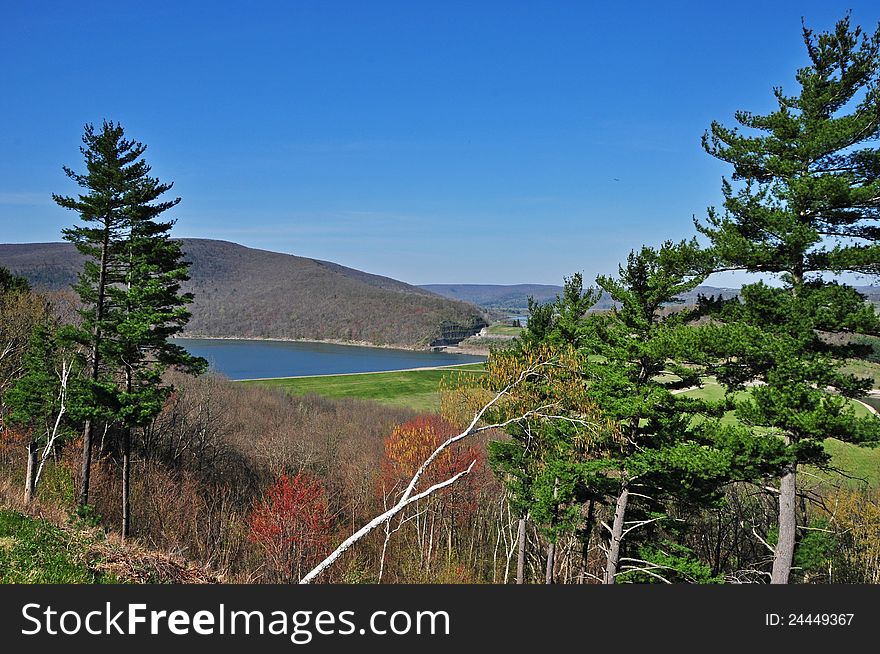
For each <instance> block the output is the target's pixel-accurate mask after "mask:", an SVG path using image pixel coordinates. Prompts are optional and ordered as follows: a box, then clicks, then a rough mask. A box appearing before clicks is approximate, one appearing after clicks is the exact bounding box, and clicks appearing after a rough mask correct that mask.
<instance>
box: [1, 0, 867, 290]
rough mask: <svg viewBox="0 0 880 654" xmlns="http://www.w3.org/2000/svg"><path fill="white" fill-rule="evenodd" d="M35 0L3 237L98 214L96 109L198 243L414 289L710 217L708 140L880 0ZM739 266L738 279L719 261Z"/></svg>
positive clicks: (761, 104) (611, 246)
mask: <svg viewBox="0 0 880 654" xmlns="http://www.w3.org/2000/svg"><path fill="white" fill-rule="evenodd" d="M620 4H621V3H612V2H602V3H594V2H537V1H533V2H480V1H477V0H472V1H470V2H454V1H444V2H430V3H429V2H415V1H409V2H405V1H400V2H376V1H369V2H366V1H362V2H334V1H332V0H325V1H316V2H305V1H296V2H293V1H291V2H275V3H267V2H259V1H256V2H247V3H246V2H211V3H208V2H204V3H191V2H183V1H179V2H150V3H134V2H132V3H128V2H119V1H118V0H117V1H116V2H108V3H102V2H87V3H74V2H54V3H43V2H26V1H23V0H19V1H17V2H8V3H4V9H3V11H2V14H0V57H2V59H0V61H2V73H0V88H2V97H3V102H0V122H2V124H3V126H4V128H3V131H2V133H0V242H28V241H57V240H60V230H61V228H62V227H63V226H66V225H68V224H70V223H71V222H72V221H73V219H74V218H75V216H74V215H73V214H70V213H69V212H67V211H65V210H63V209H60V208H58V207H56V206H54V205H53V203H52V202H51V198H50V194H51V193H52V192H61V193H70V192H72V191H74V188H73V187H71V186H70V183H69V181H68V180H67V179H66V178H65V177H64V175H63V173H62V171H61V166H62V165H69V166H72V167H74V168H81V165H82V164H81V155H80V154H79V151H78V147H79V145H80V136H81V134H82V126H83V124H84V123H86V122H100V121H101V120H102V119H103V118H109V119H113V120H118V121H120V122H122V124H123V125H124V126H125V128H126V130H127V133H128V135H129V136H131V137H133V138H136V139H138V140H140V141H143V142H144V143H146V144H147V145H148V150H147V155H146V157H147V160H148V161H149V162H150V163H151V164H152V165H153V172H154V174H156V175H157V176H158V177H160V178H161V179H163V180H166V181H174V182H175V187H174V192H175V193H176V194H177V195H179V196H181V197H182V198H183V201H182V202H181V204H180V205H179V206H178V207H177V208H176V209H175V210H174V217H176V218H177V220H178V223H177V226H176V228H175V233H176V234H177V235H179V236H196V237H205V238H219V239H225V240H231V241H235V242H238V243H242V244H244V245H248V246H252V247H259V248H265V249H271V250H275V251H281V252H289V253H292V254H298V255H302V256H309V257H315V258H320V259H327V260H331V261H336V262H338V263H341V264H343V265H347V266H352V267H355V268H359V269H362V270H367V271H369V272H374V273H378V274H383V275H388V276H391V277H395V278H397V279H401V280H404V281H408V282H411V283H430V282H455V283H465V282H474V283H520V282H535V283H551V284H553V283H560V282H561V280H562V278H563V276H565V275H569V274H571V273H572V272H575V271H582V272H584V274H585V276H586V277H587V278H588V279H589V278H592V277H594V276H595V275H596V274H597V273H608V272H614V271H615V270H616V266H617V263H618V262H619V261H621V260H623V259H624V258H625V256H626V254H627V252H628V251H629V250H630V249H632V248H635V247H639V246H641V245H642V244H651V245H653V244H657V243H659V242H661V241H662V240H664V239H666V238H674V239H678V238H682V237H687V236H690V235H691V234H692V233H693V228H692V223H691V217H692V216H693V215H697V216H702V215H704V214H705V209H706V207H707V206H708V205H710V204H718V203H719V199H720V190H719V189H720V180H721V176H722V175H724V174H726V173H727V172H728V170H727V167H726V166H725V165H724V164H722V163H720V162H717V161H715V160H713V159H712V158H711V157H709V155H707V154H705V153H704V152H703V151H702V149H701V147H700V136H701V134H702V133H703V131H704V130H705V129H706V128H707V127H708V125H709V123H710V122H711V120H713V119H719V120H722V121H723V122H728V123H730V122H732V115H733V112H734V111H735V110H736V109H740V108H742V109H749V110H753V111H756V112H762V111H765V110H768V109H770V108H772V94H771V89H772V87H773V86H774V85H782V86H783V88H789V89H791V88H793V84H794V79H793V76H794V71H795V69H796V68H797V67H799V66H801V65H803V64H804V63H805V54H804V48H803V44H802V42H801V35H800V29H801V27H800V19H801V16H804V17H805V18H806V20H807V23H808V25H810V26H812V27H814V28H816V29H817V30H823V29H827V28H830V27H831V26H832V25H833V24H834V22H835V20H836V19H838V18H839V17H840V16H842V15H843V14H844V12H845V11H846V10H847V9H851V10H852V17H853V22H854V23H858V24H861V25H864V26H866V27H867V28H870V29H872V28H873V27H874V26H875V25H876V24H877V21H878V19H880V5H878V4H877V3H876V1H875V2H854V1H849V2H846V3H837V2H827V1H824V2H814V1H809V2H806V1H804V2H766V0H765V1H763V2H753V1H751V0H747V1H743V2H738V3H735V4H733V3H723V6H722V5H721V3H708V2H691V3H676V2H666V3H656V2H630V3H625V5H624V6H618V5H620ZM713 281H714V282H716V283H719V284H722V283H728V282H731V283H733V282H735V281H736V279H726V278H725V279H716V280H713Z"/></svg>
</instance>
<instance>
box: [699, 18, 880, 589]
mask: <svg viewBox="0 0 880 654" xmlns="http://www.w3.org/2000/svg"><path fill="white" fill-rule="evenodd" d="M803 40H804V43H805V45H806V49H807V54H808V56H809V63H808V64H807V65H806V66H805V67H803V68H801V69H800V70H798V71H797V75H796V80H797V84H798V86H799V92H798V93H797V95H787V94H785V93H784V92H783V90H782V89H781V88H776V89H774V96H775V99H776V103H777V105H778V108H777V109H776V110H775V111H773V112H772V113H769V114H766V115H756V114H752V113H750V112H747V111H739V112H737V113H736V114H735V118H736V120H737V122H738V123H739V125H740V127H741V128H745V130H746V133H742V132H741V131H740V128H727V127H723V126H722V125H721V124H719V123H717V122H713V123H712V125H711V128H710V130H709V132H707V134H706V135H705V136H704V139H703V145H704V147H705V149H706V150H707V151H708V152H709V154H711V155H713V156H715V157H717V158H719V159H721V160H722V161H726V162H728V163H730V164H732V166H733V175H732V180H727V179H725V180H724V182H723V187H722V191H723V194H724V212H723V213H722V214H719V213H717V212H716V211H714V210H711V209H710V212H709V216H708V221H707V224H705V225H700V224H698V225H697V227H698V229H699V230H700V231H701V232H702V233H703V234H705V235H706V236H708V237H709V239H710V240H711V242H712V245H713V247H714V252H715V254H716V256H717V257H718V259H719V261H720V266H719V268H721V269H742V270H747V271H749V272H754V273H761V274H764V275H774V276H777V277H778V280H779V282H780V283H781V285H780V286H769V285H767V284H765V283H762V282H759V283H756V284H751V285H747V286H745V287H743V289H742V293H741V296H740V297H739V299H736V300H733V301H731V302H727V303H716V304H715V305H714V306H711V303H707V306H711V308H712V309H713V310H714V312H715V313H716V316H717V317H718V318H720V319H721V320H723V321H724V322H725V323H726V324H727V325H728V327H729V329H727V330H726V331H722V330H720V331H718V332H717V334H716V336H717V339H718V342H717V346H718V347H717V349H718V354H720V355H721V356H723V357H724V359H723V363H722V365H721V366H720V368H719V370H718V377H719V380H720V381H722V382H723V383H725V384H726V385H727V386H728V388H729V389H731V390H736V389H741V388H743V387H744V386H745V385H746V384H749V385H756V386H755V387H754V388H753V389H752V393H751V397H750V399H747V400H743V401H740V402H739V403H738V407H737V414H738V416H739V418H740V420H741V421H742V422H744V423H745V424H747V425H750V426H752V427H754V428H756V429H757V430H758V431H757V432H756V433H763V434H765V435H767V437H768V438H778V437H782V439H784V440H785V442H786V443H787V444H788V445H789V451H790V453H791V456H792V461H791V463H790V464H789V465H788V466H787V467H786V469H785V471H784V474H782V476H781V480H780V487H779V525H778V542H777V544H776V548H775V555H774V560H773V570H772V574H771V582H772V583H787V582H788V579H789V573H790V570H791V566H792V561H793V556H794V551H795V543H796V539H797V520H796V518H797V516H796V508H795V500H796V492H797V491H796V479H797V477H796V476H797V471H798V467H799V466H800V465H802V464H805V463H810V464H816V465H822V464H824V463H825V462H826V461H827V456H826V454H825V452H824V450H823V448H822V442H823V441H824V439H825V438H828V437H834V438H838V439H840V440H844V441H847V442H852V443H859V444H866V443H873V442H876V441H877V439H878V438H880V429H878V425H880V421H877V420H876V419H875V418H865V419H857V418H856V417H855V416H854V414H853V411H852V408H851V405H849V404H848V403H847V401H846V398H851V397H856V396H858V395H859V394H861V393H863V392H864V391H865V390H867V389H868V388H869V387H870V381H869V380H866V379H858V378H856V377H853V376H851V375H847V374H843V373H842V372H841V371H840V364H841V362H842V361H843V360H844V358H845V357H851V356H858V355H860V354H862V353H861V352H860V347H859V346H858V345H857V344H854V343H852V342H851V341H850V339H849V338H848V336H849V335H851V334H852V333H853V332H861V333H867V334H877V333H878V331H880V321H878V317H877V315H876V314H875V312H874V310H873V309H872V308H871V307H870V306H869V305H867V304H866V303H865V302H864V298H863V297H861V296H860V295H859V294H858V293H857V292H856V291H855V290H854V289H853V288H851V287H849V286H846V285H844V284H839V283H837V282H834V281H829V279H828V275H829V274H832V273H833V274H839V273H846V272H855V273H866V274H877V273H878V272H880V245H878V243H877V238H878V236H880V227H878V226H877V218H878V217H880V213H878V210H880V200H878V198H880V178H878V173H880V150H878V149H877V148H873V147H870V142H871V141H873V140H876V139H877V138H878V136H880V85H878V82H880V79H878V71H880V57H878V51H880V28H878V30H877V31H876V32H875V33H874V34H873V35H870V36H869V35H867V34H865V33H864V32H863V31H862V30H861V28H858V27H856V28H855V29H851V27H850V23H849V18H848V17H847V18H844V19H843V20H841V21H839V22H838V23H837V25H836V27H835V29H834V30H833V31H831V32H828V33H822V34H819V35H814V34H813V32H812V31H810V30H809V29H807V28H806V27H804V29H803ZM734 183H736V184H734ZM834 334H837V335H844V336H845V337H846V338H830V337H829V336H831V335H834Z"/></svg>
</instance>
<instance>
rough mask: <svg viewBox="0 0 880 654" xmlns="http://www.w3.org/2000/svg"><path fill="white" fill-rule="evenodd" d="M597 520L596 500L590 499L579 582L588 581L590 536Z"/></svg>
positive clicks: (582, 542)
mask: <svg viewBox="0 0 880 654" xmlns="http://www.w3.org/2000/svg"><path fill="white" fill-rule="evenodd" d="M595 520H596V502H595V500H590V501H589V502H588V504H587V519H586V521H585V522H584V532H583V533H584V538H583V540H582V541H581V573H580V575H579V581H578V583H581V584H585V583H587V568H588V566H589V564H590V537H591V536H592V534H593V523H594V522H595Z"/></svg>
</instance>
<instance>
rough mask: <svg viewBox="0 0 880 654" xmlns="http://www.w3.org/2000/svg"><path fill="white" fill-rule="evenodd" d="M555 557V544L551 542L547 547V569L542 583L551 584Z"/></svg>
mask: <svg viewBox="0 0 880 654" xmlns="http://www.w3.org/2000/svg"><path fill="white" fill-rule="evenodd" d="M555 556H556V543H554V542H553V541H551V542H550V544H549V545H548V546H547V568H546V570H545V571H544V583H545V584H552V583H553V565H554V564H555V561H554V558H555Z"/></svg>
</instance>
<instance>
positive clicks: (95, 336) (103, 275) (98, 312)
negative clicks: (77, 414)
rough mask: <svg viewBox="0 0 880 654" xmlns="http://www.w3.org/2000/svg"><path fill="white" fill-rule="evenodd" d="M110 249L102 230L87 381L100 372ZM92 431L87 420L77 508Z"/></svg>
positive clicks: (84, 493)
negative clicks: (90, 366)
mask: <svg viewBox="0 0 880 654" xmlns="http://www.w3.org/2000/svg"><path fill="white" fill-rule="evenodd" d="M109 247H110V232H109V230H106V229H105V230H104V242H103V243H102V245H101V267H100V272H99V275H98V289H97V291H98V292H97V299H96V304H95V327H94V330H93V331H92V344H91V345H92V352H91V355H92V356H91V362H92V369H91V370H90V371H89V373H90V374H89V379H90V380H91V381H93V382H96V381H98V373H99V372H100V370H101V351H100V347H99V346H100V343H101V321H102V320H103V319H104V295H105V293H106V288H107V258H108V254H109V252H108V251H109ZM92 430H93V425H92V421H91V419H87V420H86V422H85V425H84V427H83V447H82V469H81V470H80V481H79V500H78V504H79V508H83V507H84V506H86V505H87V504H88V503H89V479H90V477H91V471H92Z"/></svg>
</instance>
